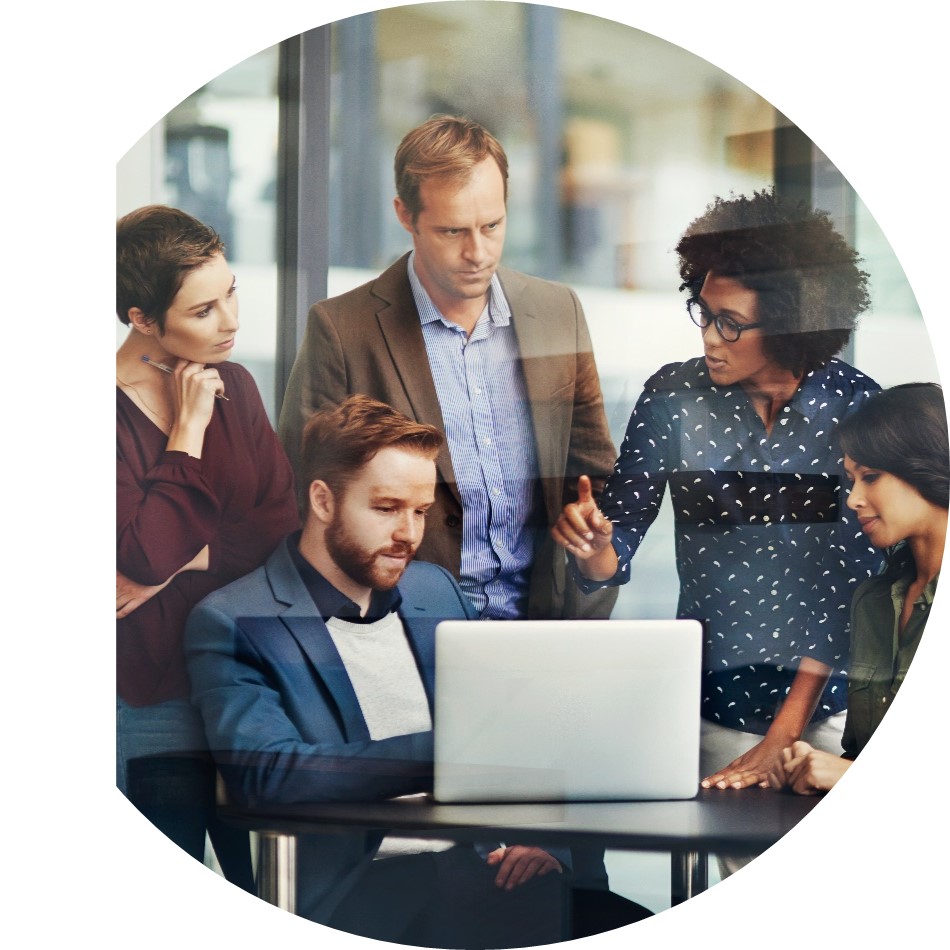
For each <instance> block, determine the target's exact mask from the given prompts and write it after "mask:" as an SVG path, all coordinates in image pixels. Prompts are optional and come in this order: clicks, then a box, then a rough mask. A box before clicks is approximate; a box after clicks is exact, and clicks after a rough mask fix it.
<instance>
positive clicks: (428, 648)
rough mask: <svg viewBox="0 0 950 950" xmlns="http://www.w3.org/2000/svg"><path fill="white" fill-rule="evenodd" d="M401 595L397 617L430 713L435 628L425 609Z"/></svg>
mask: <svg viewBox="0 0 950 950" xmlns="http://www.w3.org/2000/svg"><path fill="white" fill-rule="evenodd" d="M402 593H403V602H402V606H401V607H400V608H399V615H400V616H401V617H402V620H403V626H404V627H405V630H406V636H407V637H408V638H409V644H410V646H411V647H412V652H413V653H414V654H415V656H416V662H417V663H418V665H419V672H420V674H421V676H422V685H423V686H424V687H425V691H426V698H427V699H428V700H429V710H430V712H431V711H432V709H433V708H434V707H433V703H434V699H435V628H434V626H433V623H432V621H431V619H429V618H430V614H429V612H428V611H427V610H426V608H425V607H422V606H419V605H417V604H415V603H412V602H410V601H409V600H408V598H406V596H405V592H404V591H402Z"/></svg>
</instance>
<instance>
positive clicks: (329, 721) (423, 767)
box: [185, 541, 474, 922]
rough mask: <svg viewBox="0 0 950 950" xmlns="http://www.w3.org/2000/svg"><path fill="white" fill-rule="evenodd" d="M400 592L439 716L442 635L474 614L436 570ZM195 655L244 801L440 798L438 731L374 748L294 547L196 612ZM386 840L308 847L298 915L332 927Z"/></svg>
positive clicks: (321, 842)
mask: <svg viewBox="0 0 950 950" xmlns="http://www.w3.org/2000/svg"><path fill="white" fill-rule="evenodd" d="M399 592H400V594H401V595H402V605H401V607H400V609H399V614H400V616H401V617H402V620H403V623H404V626H405V629H406V633H407V636H408V638H409V642H410V645H411V647H412V650H413V653H414V654H415V657H416V662H417V664H418V666H419V670H420V672H421V674H422V681H423V684H424V685H425V690H426V695H427V697H428V699H429V705H430V709H431V706H432V697H433V679H434V657H435V636H434V634H435V627H436V624H437V623H438V622H439V621H440V620H444V619H456V620H457V619H463V618H472V617H474V611H473V609H472V607H471V605H470V604H469V602H468V601H467V600H466V598H465V596H464V595H463V594H462V591H461V590H460V588H459V587H458V585H457V584H456V583H455V581H454V579H453V578H452V576H451V575H450V574H449V573H448V572H447V571H446V570H444V569H443V568H441V567H437V566H435V565H433V564H423V563H421V562H419V563H412V564H410V565H409V567H408V568H407V570H406V572H405V574H404V575H403V578H402V580H401V582H400V584H399ZM185 651H186V657H187V661H188V673H189V675H190V677H191V682H192V698H193V701H194V703H195V705H196V706H197V707H198V708H199V709H200V711H201V714H202V717H203V718H204V722H205V731H206V733H207V736H208V743H209V746H210V748H211V751H212V753H213V754H214V757H215V760H216V762H217V764H218V768H219V770H220V772H221V775H222V777H223V778H224V781H225V784H226V786H227V788H228V792H229V794H230V796H231V797H232V799H233V800H234V801H236V802H239V803H243V804H251V805H255V804H260V805H265V804H274V803H285V802H303V801H347V800H349V801H355V800H364V801H365V800H374V799H381V798H389V797H392V796H395V795H405V794H409V793H412V792H419V791H427V790H429V789H430V788H431V779H432V732H431V731H430V732H424V733H418V734H415V735H408V736H395V737H393V738H390V739H383V740H377V741H374V740H372V739H370V737H369V732H368V730H367V727H366V723H365V721H364V719H363V715H362V713H361V711H360V707H359V703H358V701H357V698H356V694H355V692H354V691H353V687H352V685H351V683H350V680H349V677H348V676H347V674H346V670H345V668H344V666H343V662H342V660H341V659H340V655H339V653H338V652H337V650H336V647H335V646H334V644H333V640H332V638H331V637H330V634H329V631H328V630H327V628H326V624H324V622H323V620H322V619H321V617H320V616H319V614H318V612H317V609H316V607H315V605H314V603H313V600H312V598H311V596H310V594H309V592H308V591H307V588H306V587H305V586H304V583H303V581H302V580H301V578H300V575H299V573H298V572H297V569H296V567H295V566H294V564H293V561H292V559H291V557H290V553H289V551H288V549H287V542H286V541H284V542H283V543H282V544H281V545H280V546H279V547H278V548H277V550H276V551H275V552H274V553H273V554H272V555H271V557H270V558H269V559H268V560H267V562H266V564H264V566H263V567H260V568H258V569H257V570H256V571H254V572H253V573H252V574H249V575H247V576H246V577H243V578H241V579H240V580H238V581H235V582H234V583H232V584H229V585H228V586H226V587H223V588H221V589H220V590H218V591H216V592H214V593H213V594H211V595H209V596H208V597H206V598H205V599H204V600H202V601H201V602H200V603H199V604H198V605H197V606H196V607H195V608H194V610H193V611H192V612H191V615H190V617H189V619H188V624H187V627H186V630H185ZM380 840H381V835H380V834H378V833H374V834H362V833H354V834H353V835H324V836H314V837H312V838H308V839H302V841H303V842H304V847H306V848H307V849H308V850H311V849H312V850H314V851H315V852H316V853H315V854H312V855H311V854H308V855H307V856H306V858H305V859H303V860H299V862H298V863H299V866H300V868H301V873H302V877H301V880H300V888H299V894H298V896H299V898H300V900H299V906H298V913H301V914H302V915H304V916H307V917H310V918H311V919H313V920H317V921H321V922H326V921H327V920H328V919H329V917H330V915H331V914H332V912H333V909H334V908H335V907H336V905H337V904H338V903H339V900H340V899H341V898H342V897H343V896H344V895H345V894H346V893H347V892H348V891H349V889H350V888H351V887H352V886H353V885H354V884H355V883H356V882H357V881H358V880H359V877H360V875H361V874H362V871H363V870H364V869H365V868H366V867H367V866H368V864H369V862H370V861H371V860H372V857H373V854H374V853H375V851H376V849H377V847H378V846H379V842H380ZM300 857H302V856H300ZM304 875H305V879H304Z"/></svg>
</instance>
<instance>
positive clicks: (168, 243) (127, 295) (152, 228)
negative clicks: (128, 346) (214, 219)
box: [115, 205, 224, 333]
mask: <svg viewBox="0 0 950 950" xmlns="http://www.w3.org/2000/svg"><path fill="white" fill-rule="evenodd" d="M223 251H224V243H223V242H222V240H221V238H220V237H218V234H217V232H216V231H215V230H214V228H210V227H208V225H206V224H202V223H201V222H200V221H199V220H198V219H197V218H193V217H192V216H191V215H190V214H186V213H185V212H184V211H179V210H178V209H177V208H169V207H166V206H165V205H146V206H145V207H144V208H138V209H137V210H136V211H131V212H129V214H127V215H125V216H124V217H121V218H119V220H118V221H116V225H115V311H116V315H117V316H118V318H119V319H120V320H121V321H122V323H124V324H125V325H126V326H128V325H129V322H130V321H129V310H131V309H132V308H133V307H137V308H138V309H139V310H141V311H142V313H144V314H145V316H146V317H147V318H148V319H149V320H150V321H153V322H154V323H155V324H156V325H157V326H158V332H159V333H163V332H164V330H165V315H166V313H167V312H168V308H169V307H170V306H171V305H172V301H173V300H174V299H175V295H176V294H177V293H178V291H179V290H181V285H182V284H183V283H184V280H185V278H186V277H187V276H188V274H189V273H190V272H191V271H193V270H195V269H197V268H199V267H201V266H202V265H204V264H207V263H208V261H209V260H210V259H211V258H212V257H214V256H215V254H221V253H223Z"/></svg>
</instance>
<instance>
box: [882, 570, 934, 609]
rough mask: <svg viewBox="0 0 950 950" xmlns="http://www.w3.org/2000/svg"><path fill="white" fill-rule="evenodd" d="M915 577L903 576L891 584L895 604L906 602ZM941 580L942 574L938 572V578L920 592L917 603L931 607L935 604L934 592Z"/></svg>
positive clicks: (911, 575) (928, 583) (930, 581)
mask: <svg viewBox="0 0 950 950" xmlns="http://www.w3.org/2000/svg"><path fill="white" fill-rule="evenodd" d="M913 576H914V575H913V574H903V575H902V576H901V577H898V578H897V580H896V581H894V583H893V584H891V599H892V600H894V602H895V603H901V604H902V603H903V602H904V598H905V596H906V595H907V588H908V587H910V582H911V580H913ZM939 579H940V573H939V572H938V573H937V574H936V576H934V577H932V578H931V579H930V580H929V581H927V586H926V587H925V588H924V589H923V590H922V591H921V592H920V595H919V596H918V597H917V600H916V601H915V603H918V604H926V605H927V606H928V607H929V606H930V605H931V604H932V603H933V600H934V592H935V591H936V589H937V581H938V580H939Z"/></svg>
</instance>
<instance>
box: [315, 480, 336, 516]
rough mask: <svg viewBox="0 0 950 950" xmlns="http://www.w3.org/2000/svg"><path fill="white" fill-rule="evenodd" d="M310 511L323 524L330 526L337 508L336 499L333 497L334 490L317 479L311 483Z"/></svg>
mask: <svg viewBox="0 0 950 950" xmlns="http://www.w3.org/2000/svg"><path fill="white" fill-rule="evenodd" d="M309 497H310V511H311V512H312V513H313V515H314V517H315V518H317V519H318V520H319V521H321V522H323V524H329V523H330V522H331V521H332V520H333V513H334V510H335V506H336V499H335V498H334V497H333V489H331V488H330V486H329V485H328V484H327V483H326V482H324V481H322V480H321V479H319V478H318V479H315V480H314V481H312V482H311V483H310V492H309Z"/></svg>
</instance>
